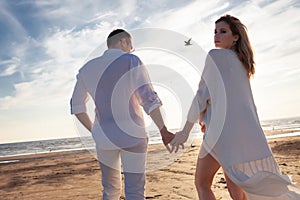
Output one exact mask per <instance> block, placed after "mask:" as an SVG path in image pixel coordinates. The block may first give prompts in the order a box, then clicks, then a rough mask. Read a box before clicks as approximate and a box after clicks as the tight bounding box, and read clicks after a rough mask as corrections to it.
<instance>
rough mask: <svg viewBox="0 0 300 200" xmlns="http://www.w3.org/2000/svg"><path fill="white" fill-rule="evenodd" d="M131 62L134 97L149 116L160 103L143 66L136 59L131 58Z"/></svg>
mask: <svg viewBox="0 0 300 200" xmlns="http://www.w3.org/2000/svg"><path fill="white" fill-rule="evenodd" d="M131 62H132V63H131V66H132V69H131V71H132V76H133V77H132V78H133V80H134V88H135V95H136V96H137V99H138V101H139V104H140V105H141V106H142V107H143V109H144V111H145V112H146V113H147V114H148V115H149V114H150V113H151V112H152V111H153V110H154V109H156V108H158V107H160V106H161V105H162V102H161V100H160V98H159V97H158V95H157V93H156V92H155V91H154V89H153V86H152V84H151V81H150V77H149V75H148V72H147V69H146V67H145V65H144V64H143V63H142V62H141V61H140V60H139V59H138V58H137V57H133V58H132V60H131Z"/></svg>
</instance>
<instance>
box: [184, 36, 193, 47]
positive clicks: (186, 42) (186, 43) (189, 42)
mask: <svg viewBox="0 0 300 200" xmlns="http://www.w3.org/2000/svg"><path fill="white" fill-rule="evenodd" d="M191 40H192V38H190V39H189V40H188V41H184V43H185V45H184V46H189V45H192V44H191Z"/></svg>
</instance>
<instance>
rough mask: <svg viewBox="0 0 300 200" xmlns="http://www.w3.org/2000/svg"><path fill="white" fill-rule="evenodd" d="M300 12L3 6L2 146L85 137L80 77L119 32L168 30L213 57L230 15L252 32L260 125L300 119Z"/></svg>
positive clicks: (185, 3) (277, 5) (254, 7)
mask: <svg viewBox="0 0 300 200" xmlns="http://www.w3.org/2000/svg"><path fill="white" fill-rule="evenodd" d="M299 13H300V1H299V0H277V1H274V0H252V1H240V0H230V1H226V0H217V1H206V0H198V1H192V0H181V1H172V0H153V1H138V0H126V1H121V0H116V1H105V0H99V1H93V0H85V1H79V0H77V1H74V0H72V1H71V0H64V1H61V0H51V1H48V0H22V1H19V0H2V1H0V27H1V28H0V35H1V37H0V45H1V48H0V143H9V142H19V141H30V140H42V139H53V138H65V137H76V136H78V133H77V130H76V126H75V125H74V117H73V116H71V115H70V107H69V101H70V97H71V95H72V91H73V87H74V84H75V81H76V79H75V78H76V74H77V73H78V70H79V68H80V67H82V65H83V64H84V63H85V62H86V61H87V58H88V57H89V55H90V54H91V53H92V52H93V51H94V50H95V49H96V48H97V46H99V45H101V44H103V43H104V42H105V40H106V37H107V35H108V34H109V33H110V32H111V31H112V30H113V29H116V28H124V29H126V30H128V31H129V32H130V30H134V29H140V28H161V29H167V30H171V31H175V32H177V33H180V34H183V35H185V36H187V37H192V42H194V43H197V44H199V45H200V46H201V47H202V48H203V49H204V50H205V51H209V50H210V49H212V48H214V45H213V33H214V22H215V21H216V20H217V19H218V18H219V17H220V16H222V15H224V14H231V15H234V16H236V17H238V18H239V19H240V20H241V21H242V22H243V23H244V24H245V25H246V26H247V28H248V33H249V37H250V40H251V42H252V45H253V47H254V51H255V61H256V74H255V76H254V78H253V79H251V85H252V91H253V95H254V99H255V103H256V107H257V111H258V114H259V117H260V120H267V119H277V118H286V117H296V116H300V113H299V111H300V92H299V91H300V64H299V60H298V58H299V57H300V39H299V33H300V15H299ZM144 62H145V64H146V65H147V62H148V63H149V62H150V59H149V58H148V59H147V57H145V56H144ZM159 62H160V61H159V60H157V63H159ZM196 82H197V81H196ZM196 87H197V85H196V84H195V88H196ZM161 91H162V93H163V94H162V96H168V94H169V93H168V91H164V90H161ZM170 105H173V104H172V103H170ZM170 105H169V107H170V108H168V109H172V106H170ZM173 109H174V107H173ZM167 112H168V111H166V114H165V115H168V114H167ZM169 121H172V119H170V120H169ZM167 123H169V124H172V123H171V122H167ZM171 128H172V127H171Z"/></svg>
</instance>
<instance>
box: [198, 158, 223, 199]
mask: <svg viewBox="0 0 300 200" xmlns="http://www.w3.org/2000/svg"><path fill="white" fill-rule="evenodd" d="M219 168H220V164H219V163H218V162H217V161H216V160H215V159H214V158H213V157H212V156H211V155H210V154H207V155H206V156H205V157H204V158H198V161H197V166H196V173H195V186H196V188H197V192H198V197H199V199H201V200H216V198H215V195H214V194H213V192H212V190H211V185H212V182H213V179H214V176H215V174H216V173H217V171H218V169H219Z"/></svg>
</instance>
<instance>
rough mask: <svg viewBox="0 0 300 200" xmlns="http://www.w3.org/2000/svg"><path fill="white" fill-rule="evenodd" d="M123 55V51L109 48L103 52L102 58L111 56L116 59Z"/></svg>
mask: <svg viewBox="0 0 300 200" xmlns="http://www.w3.org/2000/svg"><path fill="white" fill-rule="evenodd" d="M123 54H125V52H124V51H122V50H121V49H112V48H109V49H107V50H105V51H104V53H103V56H112V57H118V56H121V55H123Z"/></svg>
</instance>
